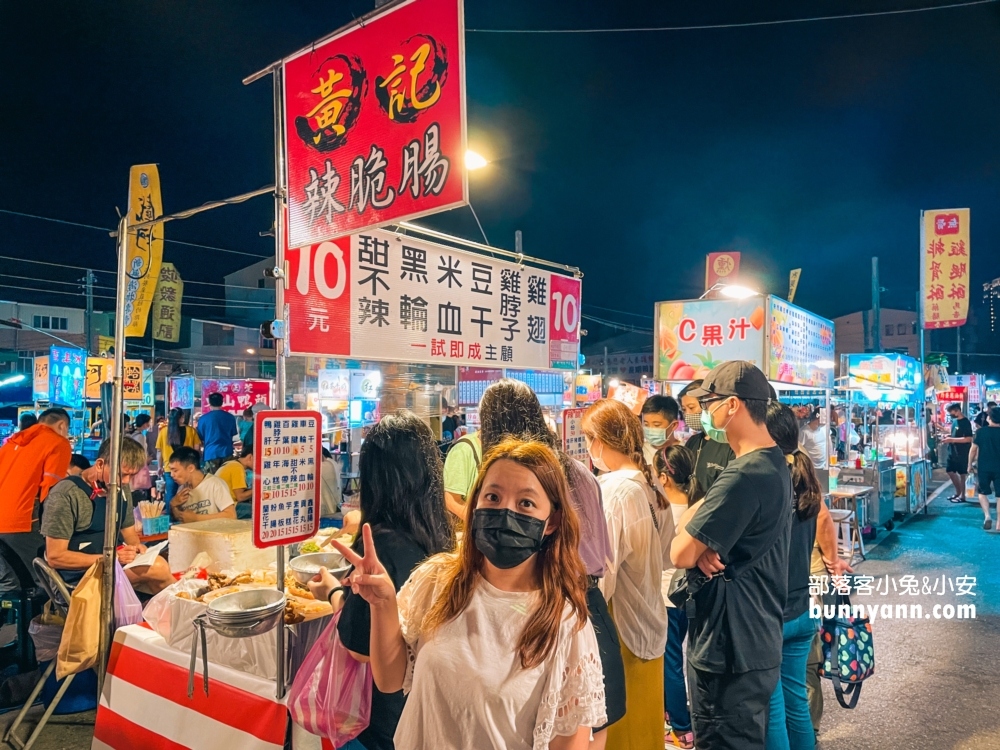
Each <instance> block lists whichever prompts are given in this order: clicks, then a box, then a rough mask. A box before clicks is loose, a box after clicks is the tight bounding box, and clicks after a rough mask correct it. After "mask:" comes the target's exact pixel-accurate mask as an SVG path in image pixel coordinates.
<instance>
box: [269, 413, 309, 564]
mask: <svg viewBox="0 0 1000 750" xmlns="http://www.w3.org/2000/svg"><path fill="white" fill-rule="evenodd" d="M322 423H323V418H322V416H321V415H320V414H319V412H315V411H262V412H259V413H258V414H257V415H256V416H255V418H254V446H255V449H254V489H253V527H254V535H253V542H254V546H255V547H258V548H263V547H274V546H276V545H281V544H291V543H293V542H300V541H304V540H305V539H308V538H309V537H311V536H314V535H315V534H316V532H317V531H318V529H319V508H320V465H321V463H322V452H321V448H322V435H321V429H322Z"/></svg>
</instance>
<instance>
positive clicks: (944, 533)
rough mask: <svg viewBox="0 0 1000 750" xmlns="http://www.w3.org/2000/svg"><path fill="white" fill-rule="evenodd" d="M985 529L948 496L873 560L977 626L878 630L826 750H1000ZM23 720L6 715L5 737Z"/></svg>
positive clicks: (68, 745) (869, 571)
mask: <svg viewBox="0 0 1000 750" xmlns="http://www.w3.org/2000/svg"><path fill="white" fill-rule="evenodd" d="M938 480H939V481H938V482H935V483H934V484H935V485H937V484H939V482H940V477H938ZM945 494H947V492H946V493H945ZM994 518H995V511H994ZM981 526H982V512H981V511H980V510H979V507H978V506H973V505H968V504H966V505H952V504H950V503H948V502H947V501H946V500H945V499H943V497H940V496H939V498H938V499H937V500H936V501H935V502H934V503H933V504H932V505H931V507H930V510H929V512H928V513H927V515H922V514H921V515H917V516H914V517H912V518H911V519H909V520H907V521H906V522H905V523H903V524H901V525H899V526H897V527H896V529H895V530H894V531H892V532H891V533H888V534H886V533H884V532H883V533H882V534H881V535H880V538H879V541H878V542H877V544H876V546H875V547H874V548H873V549H870V551H869V556H868V560H867V561H866V562H864V563H862V564H860V565H859V566H857V567H856V571H857V572H858V573H860V574H864V575H870V576H890V577H893V578H895V579H896V580H897V581H898V579H899V577H900V576H903V575H907V574H912V575H915V576H917V577H918V579H920V580H921V581H922V580H923V578H924V576H927V577H928V579H929V580H931V581H933V580H934V579H935V578H940V576H941V575H944V576H945V577H946V578H947V579H950V580H952V581H954V579H956V578H957V577H959V576H975V577H976V588H975V591H976V594H977V596H976V597H975V598H974V601H975V604H976V609H977V611H976V619H975V620H968V621H957V620H952V621H944V620H933V619H931V620H926V619H924V620H888V619H886V620H876V622H875V623H874V633H875V649H876V665H877V666H876V669H877V672H876V674H875V676H874V677H872V678H871V679H870V680H869V681H867V682H866V683H865V686H864V688H863V692H862V695H861V700H860V703H859V705H858V707H857V708H856V709H855V710H854V711H845V710H844V709H842V708H840V706H839V705H838V704H837V702H836V698H835V697H834V696H833V690H832V688H831V687H830V685H829V684H826V685H825V686H824V687H825V688H826V689H827V693H826V699H827V700H826V707H827V708H826V715H825V716H824V719H823V726H822V732H821V734H820V748H821V750H911V749H912V750H922V749H923V748H934V749H935V750H1000V568H998V565H997V560H998V559H1000V535H998V534H991V533H987V532H984V531H983V530H982V529H981ZM876 597H877V599H878V601H879V603H880V604H881V603H883V602H885V603H891V604H893V605H895V604H896V603H900V602H904V601H905V602H906V603H907V604H913V603H920V604H922V605H923V607H924V609H925V610H930V609H931V608H932V607H933V605H934V604H937V603H941V604H948V603H952V604H955V603H960V602H962V601H963V598H958V597H956V596H955V595H954V594H952V593H948V594H946V595H944V596H938V595H936V594H927V595H924V594H921V595H920V596H919V597H910V596H903V595H902V594H889V595H887V596H885V597H881V596H877V595H876V596H873V597H872V598H871V599H870V601H871V602H872V603H874V602H875V600H876ZM860 600H861V599H860V598H859V597H855V601H860ZM964 600H965V601H970V600H973V598H972V597H964ZM40 713H41V709H36V712H35V715H36V716H37V715H39V714H40ZM13 717H14V713H13V712H12V713H7V714H3V715H0V733H2V732H3V731H5V730H6V727H7V726H9V724H10V722H11V721H13ZM88 718H89V720H90V721H91V722H92V721H93V713H90V714H83V715H81V716H72V717H56V718H55V719H54V720H53V722H52V723H50V724H49V726H48V727H47V728H46V729H45V731H44V732H43V733H42V736H41V738H40V740H39V742H38V743H37V744H36V745H35V747H36V748H37V750H71V749H72V750H76V749H77V748H88V747H90V738H91V734H92V725H91V726H86V725H84V726H72V725H67V724H65V723H64V722H67V721H80V720H87V719H88ZM55 722H59V723H55ZM26 723H28V724H31V723H33V722H30V721H29V722H26ZM29 728H30V727H29ZM22 736H24V735H23V729H22Z"/></svg>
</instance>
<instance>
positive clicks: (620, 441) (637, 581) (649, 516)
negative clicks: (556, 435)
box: [583, 399, 674, 750]
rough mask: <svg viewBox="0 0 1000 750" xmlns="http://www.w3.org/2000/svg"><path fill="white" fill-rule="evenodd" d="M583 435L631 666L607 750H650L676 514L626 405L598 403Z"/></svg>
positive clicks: (605, 586) (658, 726)
mask: <svg viewBox="0 0 1000 750" xmlns="http://www.w3.org/2000/svg"><path fill="white" fill-rule="evenodd" d="M583 435H584V438H585V440H586V443H587V450H588V451H589V453H590V457H591V460H593V462H594V466H596V467H597V468H598V469H599V470H600V471H601V472H602V474H601V476H599V477H598V481H599V482H600V484H601V492H602V494H603V496H604V515H605V518H606V519H607V522H608V534H609V536H610V539H611V553H612V554H613V556H614V557H613V558H611V559H609V560H608V564H607V566H606V568H605V571H604V578H603V579H602V580H601V590H602V592H603V593H604V598H605V600H607V602H608V605H609V607H610V609H611V617H612V619H613V620H614V623H615V626H616V627H617V629H618V637H619V639H620V641H621V652H622V660H623V661H624V663H625V705H626V712H625V718H624V719H622V720H621V721H619V722H618V723H616V724H612V725H611V728H610V729H609V730H608V742H607V746H608V747H609V748H615V750H645V749H646V748H650V747H656V746H657V744H658V743H659V742H661V740H662V737H663V713H662V711H663V651H664V647H665V644H666V638H667V616H666V611H665V610H664V608H663V600H662V598H661V594H660V586H659V583H660V578H661V576H662V573H663V569H664V567H665V565H664V559H665V557H666V555H667V554H669V550H670V539H671V538H672V537H673V533H674V524H673V516H672V515H671V512H670V509H669V507H668V503H667V500H666V498H665V497H663V496H662V495H660V494H659V493H657V492H654V491H653V489H652V487H653V480H652V475H651V473H650V469H649V466H648V465H647V464H646V461H645V459H644V458H643V454H642V444H643V435H642V427H641V426H640V423H639V420H638V419H636V417H635V415H634V414H633V413H632V412H631V411H629V409H628V407H626V406H625V405H624V404H623V403H621V402H619V401H612V400H610V399H604V400H601V401H598V402H597V403H596V404H594V405H593V406H592V407H591V408H590V409H588V410H587V413H586V414H585V415H584V417H583ZM667 565H669V560H667Z"/></svg>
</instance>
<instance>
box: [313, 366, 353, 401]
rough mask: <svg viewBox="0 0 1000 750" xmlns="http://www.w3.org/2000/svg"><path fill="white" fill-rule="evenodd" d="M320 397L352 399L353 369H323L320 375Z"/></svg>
mask: <svg viewBox="0 0 1000 750" xmlns="http://www.w3.org/2000/svg"><path fill="white" fill-rule="evenodd" d="M317 379H318V381H319V382H318V385H319V397H320V398H328V399H333V400H334V401H350V399H351V371H350V370H331V369H322V370H320V371H319V375H318V378H317Z"/></svg>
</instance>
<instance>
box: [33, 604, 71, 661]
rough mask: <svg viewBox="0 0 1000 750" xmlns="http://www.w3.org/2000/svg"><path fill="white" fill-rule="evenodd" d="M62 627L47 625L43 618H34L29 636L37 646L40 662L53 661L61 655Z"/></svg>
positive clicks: (37, 655)
mask: <svg viewBox="0 0 1000 750" xmlns="http://www.w3.org/2000/svg"><path fill="white" fill-rule="evenodd" d="M62 632H63V629H62V626H60V625H45V624H43V623H42V616H41V615H38V617H35V618H32V620H31V622H30V623H29V624H28V635H30V636H31V641H32V643H34V644H35V658H36V659H38V661H52V660H53V659H55V658H56V655H57V654H58V653H59V641H60V640H61V639H62Z"/></svg>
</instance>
